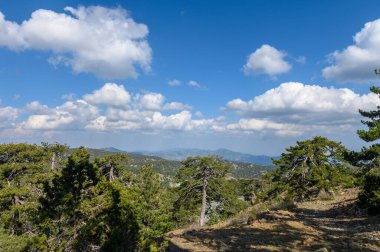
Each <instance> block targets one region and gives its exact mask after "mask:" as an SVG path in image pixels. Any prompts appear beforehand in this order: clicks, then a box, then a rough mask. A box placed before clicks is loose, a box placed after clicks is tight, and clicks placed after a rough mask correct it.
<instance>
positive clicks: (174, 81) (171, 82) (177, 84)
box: [168, 79, 182, 87]
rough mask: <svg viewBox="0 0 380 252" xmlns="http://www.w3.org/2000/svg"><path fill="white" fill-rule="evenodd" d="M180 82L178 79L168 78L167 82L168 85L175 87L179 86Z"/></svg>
mask: <svg viewBox="0 0 380 252" xmlns="http://www.w3.org/2000/svg"><path fill="white" fill-rule="evenodd" d="M181 84H182V82H181V81H180V80H176V79H174V80H170V81H169V82H168V85H169V86H171V87H176V86H180V85H181Z"/></svg>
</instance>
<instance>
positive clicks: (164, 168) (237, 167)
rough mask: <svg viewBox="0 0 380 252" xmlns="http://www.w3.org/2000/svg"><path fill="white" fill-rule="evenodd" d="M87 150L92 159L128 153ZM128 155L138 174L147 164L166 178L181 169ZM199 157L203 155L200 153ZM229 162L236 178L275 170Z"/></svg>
mask: <svg viewBox="0 0 380 252" xmlns="http://www.w3.org/2000/svg"><path fill="white" fill-rule="evenodd" d="M73 150H74V149H70V152H72V151H73ZM87 150H88V151H89V152H90V154H91V159H95V158H97V157H102V156H105V155H110V154H113V153H127V152H125V151H122V150H118V149H115V148H112V147H111V148H104V149H93V148H88V149H87ZM127 155H128V157H129V163H128V165H127V167H126V168H127V169H128V170H130V171H131V172H137V171H138V170H139V169H141V167H142V166H143V165H145V164H152V166H153V170H154V171H155V172H157V173H160V174H162V175H164V176H174V175H175V174H176V173H177V171H178V170H179V169H180V168H181V162H179V161H178V160H167V159H164V158H162V157H157V156H151V155H143V154H139V153H127ZM198 155H202V154H201V153H199V154H198ZM206 155H207V154H206ZM227 162H228V163H229V164H230V165H231V167H232V169H233V171H232V176H234V177H235V178H259V177H260V176H261V174H264V173H267V172H271V171H272V170H273V169H274V166H265V165H257V164H253V163H244V162H237V161H229V160H227Z"/></svg>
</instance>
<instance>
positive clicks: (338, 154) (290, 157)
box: [273, 136, 348, 200]
mask: <svg viewBox="0 0 380 252" xmlns="http://www.w3.org/2000/svg"><path fill="white" fill-rule="evenodd" d="M286 151H287V152H286V153H283V154H281V157H280V158H279V159H278V160H273V163H274V164H275V165H277V166H278V167H279V168H278V170H276V171H275V172H274V176H273V180H274V181H275V182H277V183H279V185H280V186H278V187H277V188H276V189H278V190H279V191H282V190H284V188H287V189H288V190H289V192H290V193H291V194H294V195H295V196H296V198H297V200H303V199H305V198H309V197H310V196H312V195H315V194H318V193H319V192H320V191H321V190H325V191H327V192H330V190H331V189H332V188H334V186H337V185H338V184H339V183H340V182H341V181H343V180H345V179H346V178H345V176H346V174H347V173H348V170H347V168H346V166H345V164H344V162H345V161H344V153H345V151H346V150H345V148H344V147H343V146H342V145H341V144H340V143H338V142H334V141H331V140H329V139H327V138H324V137H320V136H317V137H314V138H313V139H311V140H305V141H299V142H297V145H296V146H292V147H289V148H287V149H286Z"/></svg>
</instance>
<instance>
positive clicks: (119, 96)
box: [83, 83, 131, 106]
mask: <svg viewBox="0 0 380 252" xmlns="http://www.w3.org/2000/svg"><path fill="white" fill-rule="evenodd" d="M83 98H84V100H85V101H87V102H88V103H90V104H94V105H100V104H103V105H108V106H126V105H128V104H129V103H130V101H131V95H130V94H129V92H128V91H126V90H125V88H124V86H123V85H117V84H115V83H106V84H105V85H104V86H103V87H101V88H100V89H97V90H95V91H94V92H93V93H92V94H86V95H84V96H83Z"/></svg>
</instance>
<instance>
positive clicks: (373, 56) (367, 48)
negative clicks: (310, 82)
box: [323, 19, 380, 83]
mask: <svg viewBox="0 0 380 252" xmlns="http://www.w3.org/2000/svg"><path fill="white" fill-rule="evenodd" d="M353 39H354V44H352V45H350V46H348V47H346V48H345V49H343V50H341V51H335V52H333V53H331V54H330V55H329V60H330V61H331V62H332V64H331V65H330V66H328V67H326V68H324V69H323V76H324V77H325V78H327V79H332V80H336V81H339V82H355V83H367V82H369V81H378V78H377V77H376V76H375V74H374V69H377V68H379V67H380V65H379V62H380V19H377V20H374V21H372V22H368V23H366V24H365V25H364V27H363V28H362V29H361V31H359V32H358V33H356V34H355V36H354V38H353Z"/></svg>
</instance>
